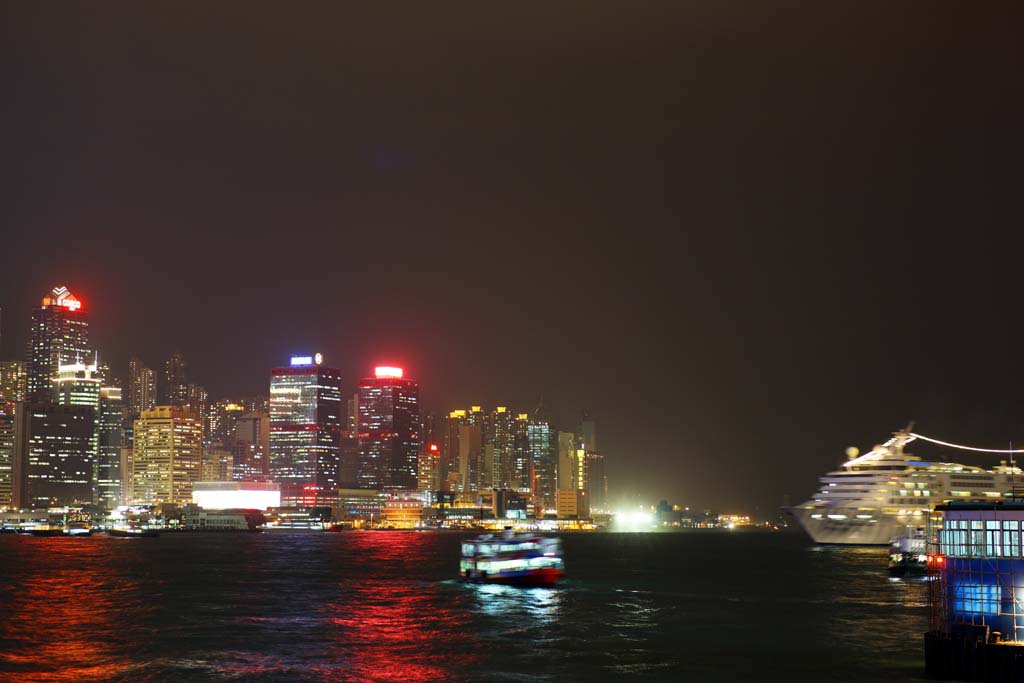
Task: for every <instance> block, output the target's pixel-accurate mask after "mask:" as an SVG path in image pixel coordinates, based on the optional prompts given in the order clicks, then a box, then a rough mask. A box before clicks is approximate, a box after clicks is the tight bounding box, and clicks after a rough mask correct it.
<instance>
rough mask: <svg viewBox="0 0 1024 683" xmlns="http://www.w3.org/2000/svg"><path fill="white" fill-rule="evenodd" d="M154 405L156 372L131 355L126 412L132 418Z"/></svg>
mask: <svg viewBox="0 0 1024 683" xmlns="http://www.w3.org/2000/svg"><path fill="white" fill-rule="evenodd" d="M154 407H156V372H155V371H153V370H151V369H150V368H147V367H146V366H145V365H144V364H143V362H142V361H141V360H140V359H138V358H136V357H134V356H133V357H132V359H131V360H130V361H128V400H127V402H126V406H125V408H126V413H127V414H128V419H129V420H133V419H135V418H136V417H138V416H139V414H140V413H141V412H142V411H143V410H151V409H153V408H154Z"/></svg>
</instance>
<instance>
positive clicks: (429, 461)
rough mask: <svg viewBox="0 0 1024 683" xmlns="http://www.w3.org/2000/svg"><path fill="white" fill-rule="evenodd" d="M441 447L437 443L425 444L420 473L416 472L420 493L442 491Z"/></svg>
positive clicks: (421, 451) (421, 453)
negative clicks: (440, 475)
mask: <svg viewBox="0 0 1024 683" xmlns="http://www.w3.org/2000/svg"><path fill="white" fill-rule="evenodd" d="M440 468H441V447H440V446H438V445H437V444H436V443H433V442H431V443H428V444H425V445H424V447H423V448H422V449H420V461H419V471H417V472H416V481H417V486H416V488H417V489H419V490H420V491H440V490H441V481H440V477H439V474H440Z"/></svg>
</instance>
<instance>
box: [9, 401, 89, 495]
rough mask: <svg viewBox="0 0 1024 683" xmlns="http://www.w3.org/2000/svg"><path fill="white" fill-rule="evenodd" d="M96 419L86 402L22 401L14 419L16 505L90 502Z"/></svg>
mask: <svg viewBox="0 0 1024 683" xmlns="http://www.w3.org/2000/svg"><path fill="white" fill-rule="evenodd" d="M95 420H96V411H95V409H93V408H92V407H90V406H80V405H57V404H54V403H26V404H24V410H23V411H21V412H20V413H19V414H18V416H17V418H16V420H15V424H16V426H15V436H14V441H15V445H14V451H15V454H14V466H13V499H14V500H13V504H14V506H15V507H24V508H48V507H57V506H61V505H72V504H86V503H92V502H93V473H94V468H95V464H96V459H95V440H94V437H95Z"/></svg>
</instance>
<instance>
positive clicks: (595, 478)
mask: <svg viewBox="0 0 1024 683" xmlns="http://www.w3.org/2000/svg"><path fill="white" fill-rule="evenodd" d="M585 457H586V460H585V462H584V478H585V479H586V486H585V487H584V488H585V490H586V491H587V494H588V495H589V496H590V509H591V510H599V511H607V509H608V476H607V474H605V467H604V465H605V461H604V456H603V455H601V454H600V453H590V452H587V453H586V455H585Z"/></svg>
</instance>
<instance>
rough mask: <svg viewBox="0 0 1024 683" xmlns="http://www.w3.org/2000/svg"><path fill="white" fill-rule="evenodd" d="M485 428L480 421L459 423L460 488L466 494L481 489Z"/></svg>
mask: <svg viewBox="0 0 1024 683" xmlns="http://www.w3.org/2000/svg"><path fill="white" fill-rule="evenodd" d="M482 464H483V429H482V428H481V425H480V424H479V423H476V424H473V423H470V422H469V421H468V419H467V421H466V423H465V424H460V425H459V490H460V491H461V492H463V493H465V494H469V493H474V492H476V491H479V490H481V486H480V471H481V469H482V468H481V466H482Z"/></svg>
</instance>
